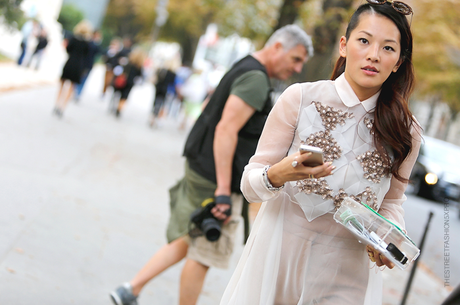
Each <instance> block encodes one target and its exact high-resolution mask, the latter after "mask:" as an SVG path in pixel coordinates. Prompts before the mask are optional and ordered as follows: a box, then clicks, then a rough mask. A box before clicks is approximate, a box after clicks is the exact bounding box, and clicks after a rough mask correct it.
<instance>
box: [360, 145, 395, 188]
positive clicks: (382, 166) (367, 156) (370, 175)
mask: <svg viewBox="0 0 460 305" xmlns="http://www.w3.org/2000/svg"><path fill="white" fill-rule="evenodd" d="M357 159H358V161H359V162H360V163H361V166H362V167H363V171H364V178H366V179H367V180H369V181H372V182H374V183H380V179H381V178H384V177H387V174H386V173H388V170H389V168H390V165H389V164H388V162H386V161H385V160H387V159H388V157H387V156H385V157H382V155H381V154H380V153H379V152H378V151H377V150H374V151H367V152H365V153H364V154H362V155H359V156H358V157H357Z"/></svg>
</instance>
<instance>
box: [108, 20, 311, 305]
mask: <svg viewBox="0 0 460 305" xmlns="http://www.w3.org/2000/svg"><path fill="white" fill-rule="evenodd" d="M312 55H313V47H312V45H311V39H310V37H309V36H308V35H307V34H306V33H305V32H304V31H302V30H301V29H300V28H299V27H297V26H295V25H288V26H285V27H283V28H281V29H279V30H277V31H276V32H275V33H274V34H273V36H272V37H271V38H270V39H269V40H268V42H267V44H266V45H265V46H264V47H263V49H261V50H259V51H256V52H254V53H253V54H251V55H248V56H246V57H245V58H243V59H241V60H240V61H238V62H237V63H235V64H234V65H233V67H232V68H231V69H230V70H229V71H228V72H227V73H226V74H225V75H224V77H223V78H222V80H221V81H220V83H219V85H218V86H217V88H216V90H215V91H214V93H213V94H212V96H211V98H210V100H209V102H208V103H207V105H206V107H205V109H204V110H203V113H202V114H201V116H200V117H199V118H198V119H197V121H196V123H195V125H194V126H193V128H192V130H191V132H190V134H189V136H188V138H187V141H186V143H185V149H184V156H185V157H186V164H185V176H184V178H183V179H182V180H180V181H179V182H178V183H177V184H176V185H175V186H174V187H172V188H171V189H170V190H169V191H170V199H171V201H170V205H171V216H170V221H169V224H168V229H167V238H168V244H166V245H165V246H163V247H162V248H161V249H160V250H159V251H158V252H157V253H156V254H155V255H154V256H153V257H152V258H151V259H150V260H149V261H148V262H147V264H146V265H145V266H144V267H143V268H142V269H141V270H140V271H139V272H138V274H137V275H136V276H135V277H134V278H133V279H132V280H131V281H130V282H129V283H125V284H124V285H123V286H120V287H118V288H117V289H116V290H115V291H113V292H112V293H111V297H112V300H113V301H114V303H115V304H117V305H129V304H137V296H138V295H139V293H140V291H141V289H142V288H143V287H144V285H145V284H147V283H148V282H149V281H150V280H151V279H153V278H154V277H156V276H157V275H158V274H160V273H161V272H163V271H164V270H166V269H167V268H169V267H170V266H172V265H174V264H176V263H178V262H179V261H181V260H182V259H183V258H186V261H185V265H184V268H183V270H182V274H181V280H180V296H179V303H180V304H181V305H185V304H195V303H196V301H197V300H198V296H199V294H200V292H201V289H202V287H203V283H204V279H205V276H206V273H207V271H208V269H209V267H211V266H212V267H218V268H227V267H228V262H229V260H230V257H231V254H232V252H233V245H234V240H235V233H236V228H237V225H238V222H239V221H240V220H241V211H242V195H241V191H240V180H241V175H242V173H243V169H244V166H246V164H247V163H248V161H249V158H250V157H251V156H252V155H253V154H254V152H255V150H256V146H257V142H258V140H259V137H260V135H261V133H262V129H263V127H264V124H265V120H266V118H267V116H268V114H269V112H270V110H271V108H272V100H271V98H270V91H271V89H270V78H275V79H280V80H286V79H288V78H289V77H290V76H291V75H292V74H293V73H300V72H301V70H302V67H303V65H304V64H305V62H306V61H307V59H308V57H309V56H312ZM192 214H193V216H194V217H193V220H192V221H191V215H192ZM205 223H206V225H205ZM191 226H192V228H194V229H193V230H190V227H191Z"/></svg>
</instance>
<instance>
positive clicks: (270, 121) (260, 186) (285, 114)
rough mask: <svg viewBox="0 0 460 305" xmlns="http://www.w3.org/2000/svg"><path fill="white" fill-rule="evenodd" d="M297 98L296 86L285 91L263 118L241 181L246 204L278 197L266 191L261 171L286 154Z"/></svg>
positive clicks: (293, 130) (297, 106) (293, 123)
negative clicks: (259, 135)
mask: <svg viewBox="0 0 460 305" xmlns="http://www.w3.org/2000/svg"><path fill="white" fill-rule="evenodd" d="M301 95H302V91H301V87H300V85H299V84H295V85H292V86H290V87H289V88H287V89H286V90H285V91H284V92H283V93H282V94H281V96H280V97H279V99H278V101H277V102H276V104H275V106H274V107H273V109H272V111H271V112H270V114H269V116H268V118H267V122H266V123H265V127H264V130H263V132H262V135H261V137H260V140H259V143H258V146H257V150H256V153H255V155H254V156H253V157H252V158H251V159H250V160H249V164H248V165H247V166H246V167H245V170H244V172H243V177H242V180H241V191H242V192H243V194H244V196H245V197H246V199H247V200H248V201H249V202H262V201H267V200H269V199H271V198H274V197H276V196H278V195H279V192H274V191H270V190H268V189H267V187H266V186H265V184H264V182H263V177H262V171H263V168H264V167H265V165H273V164H275V163H277V162H279V161H280V160H281V159H283V158H284V157H285V156H286V155H287V152H288V150H289V148H290V147H291V144H292V140H293V138H294V134H295V130H296V127H297V120H298V114H299V111H300V107H301V101H302V97H301Z"/></svg>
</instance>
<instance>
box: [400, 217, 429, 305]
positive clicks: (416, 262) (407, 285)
mask: <svg viewBox="0 0 460 305" xmlns="http://www.w3.org/2000/svg"><path fill="white" fill-rule="evenodd" d="M431 217H433V212H432V211H430V214H429V215H428V221H427V222H426V226H425V231H424V232H423V236H422V241H421V242H420V256H421V255H422V249H423V245H424V244H425V238H426V233H427V232H428V228H429V227H430V222H431ZM420 256H419V257H418V258H417V259H416V260H415V262H414V265H413V266H412V270H411V271H410V275H409V280H408V281H407V284H406V289H405V291H404V296H403V299H402V301H401V305H405V304H406V300H407V296H408V295H409V290H410V286H411V285H412V280H413V279H414V275H415V270H416V269H417V265H418V262H419V261H420Z"/></svg>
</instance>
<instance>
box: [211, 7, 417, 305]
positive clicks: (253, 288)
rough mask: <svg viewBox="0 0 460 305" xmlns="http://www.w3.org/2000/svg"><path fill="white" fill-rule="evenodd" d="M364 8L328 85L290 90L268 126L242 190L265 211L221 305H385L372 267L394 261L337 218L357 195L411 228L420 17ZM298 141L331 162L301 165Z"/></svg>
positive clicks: (355, 19)
mask: <svg viewBox="0 0 460 305" xmlns="http://www.w3.org/2000/svg"><path fill="white" fill-rule="evenodd" d="M367 1H368V2H369V3H366V4H363V5H361V6H360V7H359V8H358V9H357V11H356V12H355V13H354V15H353V16H352V17H351V20H350V22H349V24H348V27H347V30H346V34H345V36H342V38H341V39H340V43H339V54H340V58H339V59H338V60H337V63H336V65H335V68H334V71H333V73H332V77H331V79H332V80H330V81H317V82H312V83H302V84H295V85H292V86H290V87H289V88H288V89H286V90H285V92H284V93H283V94H282V95H281V96H280V98H279V99H278V101H277V103H276V104H275V106H274V108H273V110H272V112H271V113H270V116H269V117H268V119H267V123H266V124H265V127H264V130H263V133H262V136H261V138H260V141H259V145H258V146H257V151H256V154H255V155H254V156H253V157H252V158H251V160H250V161H249V164H248V165H247V166H246V167H245V170H244V173H243V178H242V181H241V190H242V192H243V194H244V196H245V197H246V198H247V199H248V201H250V202H263V204H262V207H261V209H260V210H259V213H258V215H257V217H256V220H255V223H254V226H253V229H252V231H251V234H250V237H249V240H248V242H247V244H246V246H245V249H244V252H243V254H242V257H241V258H240V262H239V263H238V266H237V268H236V270H235V272H234V274H233V276H232V278H231V280H230V282H229V284H228V286H227V289H226V290H225V293H224V295H223V298H222V301H221V303H220V304H222V305H224V304H225V305H227V304H234V305H265V304H309V305H313V304H321V305H332V304H334V305H336V304H340V305H376V304H382V279H381V276H382V274H381V272H379V270H378V269H377V267H375V270H371V268H373V267H374V266H375V264H376V265H377V266H378V267H380V266H388V267H389V268H393V267H394V264H393V263H391V261H390V260H388V259H387V258H386V257H384V256H383V255H380V253H379V252H378V251H376V250H375V249H373V248H371V247H370V246H367V247H366V246H365V245H364V244H362V243H360V242H358V240H357V238H356V237H355V236H354V235H353V234H352V233H351V232H350V231H348V230H346V229H345V228H344V227H343V226H342V225H341V224H338V223H337V222H336V221H335V220H334V218H333V215H334V212H335V211H336V209H338V208H339V207H340V206H341V204H342V201H343V199H344V198H345V197H352V198H354V199H355V200H358V201H360V202H364V203H366V204H367V205H368V206H370V208H372V209H373V210H374V211H376V212H379V213H380V214H381V215H382V216H384V217H385V218H386V219H388V220H390V221H391V222H392V223H394V224H397V225H398V226H400V227H401V228H402V229H404V218H403V216H404V211H403V209H402V207H401V205H402V204H403V202H404V201H405V200H406V196H405V195H404V191H405V189H406V186H407V183H408V181H409V177H410V173H411V170H412V167H413V166H414V163H415V161H416V159H417V155H418V152H419V148H420V144H421V128H420V126H419V124H418V123H417V121H416V120H415V118H414V117H413V116H412V114H411V112H410V110H409V105H408V103H409V96H410V94H411V92H412V89H413V85H414V71H413V66H412V61H411V60H412V34H411V30H410V25H409V22H408V20H407V18H406V15H409V14H411V13H412V9H411V8H410V7H409V6H408V5H407V4H404V3H402V2H398V3H396V2H391V3H390V2H381V1H378V0H367ZM301 144H308V145H313V146H316V147H319V148H321V149H322V150H323V153H324V159H325V162H324V164H322V165H319V166H309V165H304V162H306V161H308V159H309V158H310V156H311V154H308V153H304V154H301V152H299V147H300V145H301ZM332 173H333V175H332ZM389 276H391V274H389Z"/></svg>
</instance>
